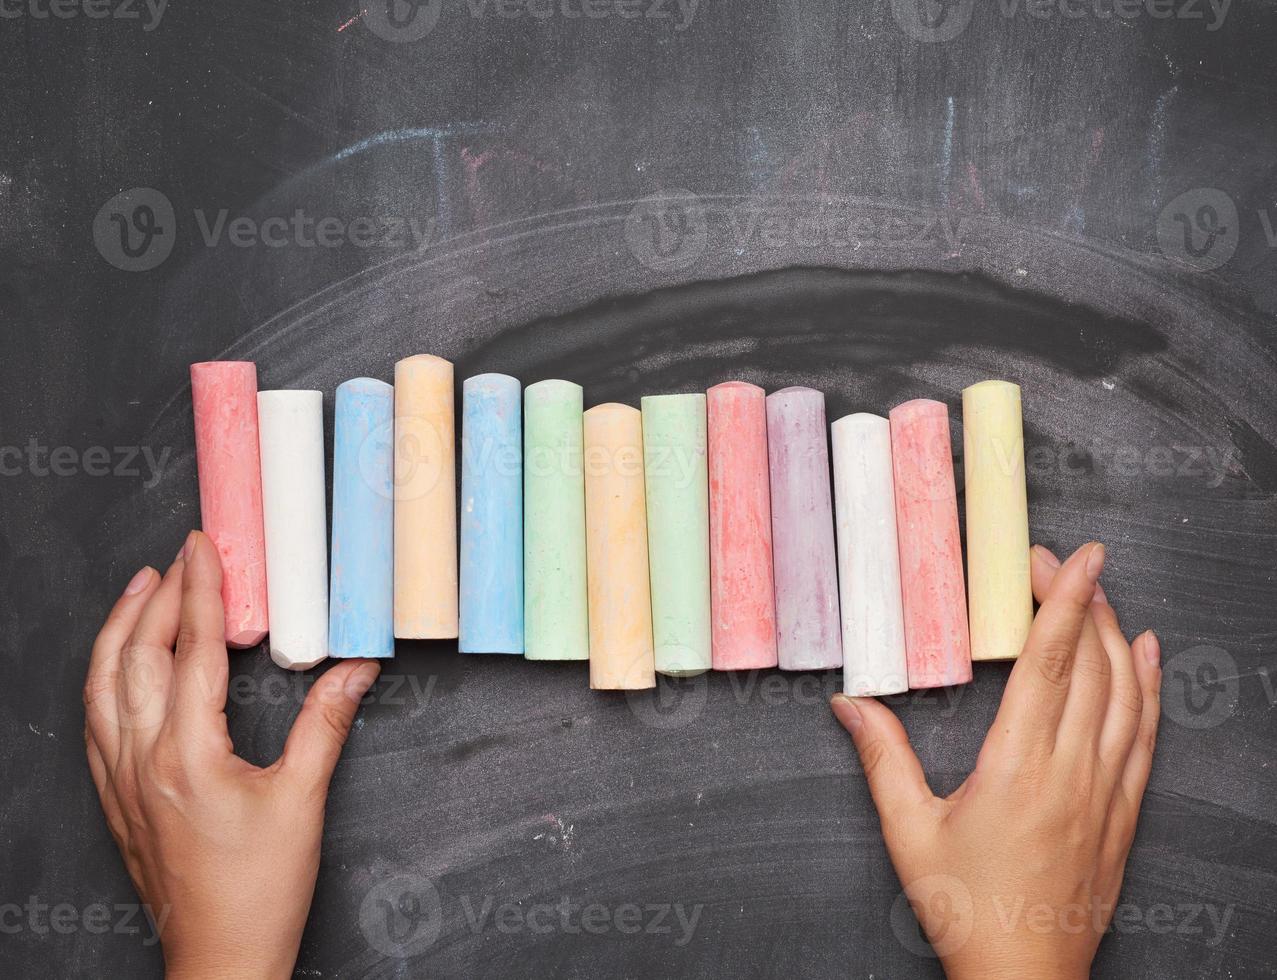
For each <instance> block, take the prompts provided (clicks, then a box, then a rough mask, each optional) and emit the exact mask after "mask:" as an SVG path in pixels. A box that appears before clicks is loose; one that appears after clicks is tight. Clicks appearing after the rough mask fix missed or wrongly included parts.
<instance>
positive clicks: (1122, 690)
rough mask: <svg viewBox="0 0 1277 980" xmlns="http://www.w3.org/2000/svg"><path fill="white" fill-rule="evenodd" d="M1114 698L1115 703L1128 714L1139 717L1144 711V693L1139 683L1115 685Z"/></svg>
mask: <svg viewBox="0 0 1277 980" xmlns="http://www.w3.org/2000/svg"><path fill="white" fill-rule="evenodd" d="M1112 698H1113V703H1114V704H1116V705H1117V706H1118V708H1119V709H1120V710H1121V711H1124V712H1126V714H1128V715H1134V716H1135V717H1136V718H1138V717H1139V716H1140V715H1142V714H1143V713H1144V695H1143V694H1141V693H1140V688H1139V685H1138V684H1129V683H1126V684H1117V685H1115V686H1114V688H1113V694H1112ZM1128 730H1129V729H1128Z"/></svg>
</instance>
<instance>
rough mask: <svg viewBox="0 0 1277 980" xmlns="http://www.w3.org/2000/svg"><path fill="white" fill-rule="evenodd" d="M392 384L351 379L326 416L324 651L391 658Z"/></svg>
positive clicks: (392, 548)
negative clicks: (328, 481) (329, 485)
mask: <svg viewBox="0 0 1277 980" xmlns="http://www.w3.org/2000/svg"><path fill="white" fill-rule="evenodd" d="M394 415H395V389H394V388H392V387H391V386H390V385H388V384H386V383H385V382H384V381H375V380H373V379H372V378H354V379H353V380H351V381H347V382H345V383H344V384H342V385H340V386H338V388H337V408H336V412H335V415H334V419H333V553H332V577H331V579H330V580H329V599H328V652H329V654H330V655H332V656H334V657H393V656H394V655H395V635H394V568H395V561H394V559H395V524H394V518H395V506H394V505H395V502H394V491H393V474H394V454H393V449H394Z"/></svg>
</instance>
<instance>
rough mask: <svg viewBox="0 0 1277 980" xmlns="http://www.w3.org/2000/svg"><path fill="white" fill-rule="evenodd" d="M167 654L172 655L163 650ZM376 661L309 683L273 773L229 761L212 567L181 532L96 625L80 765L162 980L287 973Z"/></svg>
mask: <svg viewBox="0 0 1277 980" xmlns="http://www.w3.org/2000/svg"><path fill="white" fill-rule="evenodd" d="M175 648H176V652H175ZM378 670H379V668H378V667H377V665H376V663H375V662H370V661H363V660H349V661H345V662H343V663H340V664H339V665H337V666H336V667H333V668H332V669H331V670H328V671H327V672H325V673H324V674H323V675H322V676H321V677H320V678H319V679H318V680H317V681H316V682H315V684H314V686H313V687H311V689H310V692H309V694H308V695H307V697H306V701H305V703H304V704H303V705H302V709H301V713H300V714H299V715H298V716H297V721H296V722H295V723H294V725H293V730H292V732H291V734H290V735H289V736H288V742H287V744H286V745H285V746H284V754H283V756H282V757H281V758H280V759H279V761H278V762H276V763H275V764H274V765H273V766H270V767H268V768H266V769H259V768H257V767H256V766H253V765H250V764H249V763H247V762H245V761H244V760H243V759H241V758H239V757H238V756H236V755H235V753H234V751H233V749H232V746H231V741H230V738H229V736H228V735H227V730H226V715H225V713H224V711H223V708H224V707H225V704H226V696H227V686H228V680H229V665H228V661H227V655H226V628H225V613H224V610H223V604H222V568H221V563H220V562H219V560H218V553H217V549H216V548H215V547H214V546H213V543H212V541H211V540H210V539H209V538H208V536H207V535H205V534H202V533H200V532H198V531H194V532H192V533H191V535H190V537H189V538H188V539H187V542H186V546H185V547H184V548H183V550H182V554H181V555H180V556H179V557H178V559H177V561H176V562H175V563H174V564H173V567H172V568H170V569H169V571H168V573H167V574H166V575H164V576H163V578H161V577H160V575H159V574H158V573H157V572H155V571H154V570H153V569H151V568H149V567H148V568H143V569H142V570H141V571H140V572H138V573H137V575H135V576H134V577H133V580H132V581H131V582H130V583H129V584H128V587H127V588H126V589H125V590H124V594H123V595H122V596H121V597H120V599H119V601H118V602H117V603H116V605H115V608H114V609H112V610H111V613H110V615H109V616H108V617H107V620H106V623H105V624H104V625H103V627H102V631H101V632H100V633H99V634H98V637H97V642H95V643H94V645H93V654H92V657H91V658H90V661H89V673H88V677H87V678H86V680H85V683H84V704H85V742H86V745H87V751H88V757H89V770H90V771H91V773H92V775H93V782H94V785H95V786H96V787H97V791H98V796H99V798H100V799H101V801H102V810H103V812H104V813H105V815H106V820H107V824H108V825H109V827H110V829H111V834H112V836H114V837H115V840H116V843H117V844H118V845H119V847H120V853H121V854H122V855H123V857H124V863H125V866H126V867H127V868H128V871H129V875H130V876H131V877H132V879H133V884H134V885H135V886H136V888H137V890H138V894H139V895H140V896H141V899H142V901H143V903H145V905H146V907H147V908H148V909H149V910H151V911H152V915H153V919H154V922H155V928H156V931H157V933H158V934H159V936H160V941H161V943H162V945H163V949H164V961H165V967H166V976H167V977H168V978H170V980H172V978H175V977H177V978H184V977H210V976H272V977H275V976H278V977H287V976H291V975H292V971H293V965H294V961H295V960H296V957H297V950H298V948H299V947H300V945H301V934H302V927H303V926H304V925H305V924H306V916H307V914H308V912H309V910H310V901H311V896H312V894H313V893H314V890H315V877H316V875H317V874H318V872H319V845H320V837H321V836H322V833H323V826H324V801H325V799H326V797H327V795H328V783H329V780H330V778H331V777H332V773H333V768H334V767H335V766H336V764H337V757H338V756H339V755H340V753H341V748H342V743H343V742H344V741H345V738H346V733H347V732H348V731H349V729H350V725H351V722H352V721H353V720H354V717H355V711H356V710H357V709H358V707H359V702H360V699H361V698H362V697H363V696H364V694H365V692H366V691H367V690H368V688H369V687H370V686H371V685H372V683H373V681H375V680H376V678H377V674H378Z"/></svg>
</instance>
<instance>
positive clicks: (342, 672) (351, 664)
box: [278, 660, 381, 794]
mask: <svg viewBox="0 0 1277 980" xmlns="http://www.w3.org/2000/svg"><path fill="white" fill-rule="evenodd" d="M380 673H381V665H380V664H379V663H377V661H375V660H347V661H345V662H343V663H340V664H338V665H337V666H336V667H333V668H332V669H331V670H329V671H327V672H326V673H325V674H324V675H323V676H322V677H320V678H319V680H317V681H316V682H315V684H314V686H313V687H312V688H311V689H310V692H309V693H308V694H307V695H306V700H305V702H304V703H303V704H302V710H301V711H300V712H299V713H298V715H297V720H296V721H295V722H293V730H292V731H291V732H289V733H288V741H287V742H285V743H284V754H283V755H282V756H281V757H280V760H279V763H278V767H279V772H280V774H281V775H282V776H284V777H285V778H288V779H291V780H294V781H295V782H296V783H297V784H298V785H299V786H302V787H303V788H304V789H305V790H306V791H309V792H316V793H321V794H326V793H327V792H328V783H329V780H330V779H332V775H333V770H334V769H335V768H337V759H338V758H339V757H340V756H341V750H342V746H344V745H345V744H346V736H347V735H348V734H349V733H350V726H351V724H352V723H353V722H354V720H355V712H357V711H358V710H359V702H360V700H361V699H362V698H363V696H364V695H365V694H366V693H368V688H370V687H372V685H373V682H374V681H376V680H377V675H378V674H380Z"/></svg>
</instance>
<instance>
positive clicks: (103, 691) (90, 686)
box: [81, 671, 116, 708]
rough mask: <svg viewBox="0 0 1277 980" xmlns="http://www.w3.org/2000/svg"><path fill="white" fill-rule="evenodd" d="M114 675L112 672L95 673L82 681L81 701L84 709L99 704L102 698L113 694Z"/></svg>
mask: <svg viewBox="0 0 1277 980" xmlns="http://www.w3.org/2000/svg"><path fill="white" fill-rule="evenodd" d="M115 683H116V674H115V672H113V671H95V672H94V673H92V674H90V675H89V676H88V677H86V678H85V679H84V690H83V692H82V695H81V696H82V699H83V701H84V706H85V707H86V708H92V707H93V706H94V705H96V704H100V703H101V702H102V699H103V698H106V697H109V696H110V695H112V694H114V693H115Z"/></svg>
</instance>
